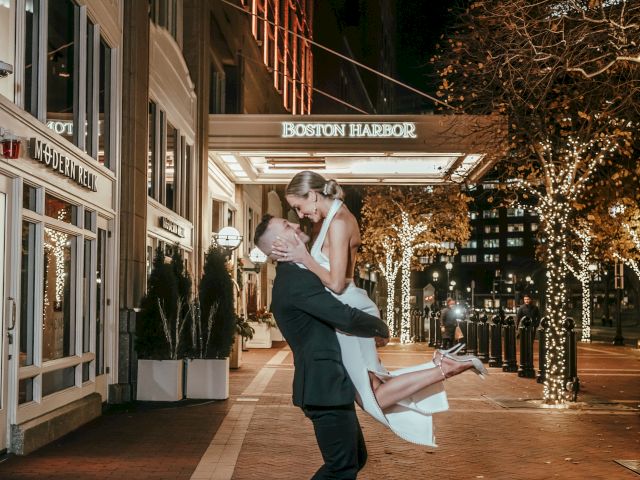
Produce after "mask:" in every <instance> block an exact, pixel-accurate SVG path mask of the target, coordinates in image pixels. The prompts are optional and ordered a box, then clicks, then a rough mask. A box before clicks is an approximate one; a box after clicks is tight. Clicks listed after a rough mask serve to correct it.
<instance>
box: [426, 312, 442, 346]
mask: <svg viewBox="0 0 640 480" xmlns="http://www.w3.org/2000/svg"><path fill="white" fill-rule="evenodd" d="M437 330H440V325H438V316H437V314H436V312H435V311H434V310H431V313H430V314H429V346H430V347H435V346H436V345H437V344H436V331H437Z"/></svg>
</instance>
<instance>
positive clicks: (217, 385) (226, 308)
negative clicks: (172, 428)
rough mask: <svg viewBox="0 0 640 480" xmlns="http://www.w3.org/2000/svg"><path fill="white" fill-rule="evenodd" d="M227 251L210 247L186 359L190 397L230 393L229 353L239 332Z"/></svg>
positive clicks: (219, 396) (192, 319)
mask: <svg viewBox="0 0 640 480" xmlns="http://www.w3.org/2000/svg"><path fill="white" fill-rule="evenodd" d="M226 261H227V257H226V254H225V253H224V252H223V251H222V250H220V249H218V248H216V247H215V246H214V247H211V248H210V249H209V250H208V251H207V253H206V255H205V264H204V269H203V275H202V279H201V280H200V288H199V304H198V307H196V308H195V309H194V310H193V311H194V312H195V314H194V315H192V316H191V321H192V325H191V343H192V349H191V355H190V356H191V357H192V358H191V359H190V360H189V361H188V362H187V398H209V399H226V398H228V397H229V356H230V354H231V345H232V344H233V341H234V339H235V334H236V314H235V311H234V308H233V284H232V281H231V277H230V275H229V272H228V271H227V268H226Z"/></svg>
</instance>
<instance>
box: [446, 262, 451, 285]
mask: <svg viewBox="0 0 640 480" xmlns="http://www.w3.org/2000/svg"><path fill="white" fill-rule="evenodd" d="M444 268H446V269H447V285H449V274H450V273H451V270H453V263H451V262H447V264H446V265H445V266H444Z"/></svg>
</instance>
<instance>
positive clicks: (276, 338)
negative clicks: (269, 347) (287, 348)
mask: <svg viewBox="0 0 640 480" xmlns="http://www.w3.org/2000/svg"><path fill="white" fill-rule="evenodd" d="M271 341H272V342H284V337H283V336H282V333H280V329H279V328H278V327H271Z"/></svg>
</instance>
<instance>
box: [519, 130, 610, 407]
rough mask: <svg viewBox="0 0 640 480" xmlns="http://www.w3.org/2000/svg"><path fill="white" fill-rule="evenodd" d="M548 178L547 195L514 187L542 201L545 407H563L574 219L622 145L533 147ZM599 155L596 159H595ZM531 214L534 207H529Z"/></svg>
mask: <svg viewBox="0 0 640 480" xmlns="http://www.w3.org/2000/svg"><path fill="white" fill-rule="evenodd" d="M533 147H534V148H535V150H536V153H537V154H538V155H537V156H538V158H539V159H540V161H541V164H542V169H543V172H544V177H545V178H544V180H545V181H544V182H543V183H542V185H543V189H541V187H540V186H539V185H537V184H534V183H532V182H530V181H528V180H525V179H521V178H517V179H514V181H513V183H514V184H515V185H516V186H517V187H519V188H521V189H523V190H525V191H527V192H528V193H530V194H531V195H532V196H534V197H536V198H537V199H538V204H537V205H536V206H534V207H533V209H534V210H536V212H537V213H538V215H539V216H540V220H541V233H542V235H543V237H544V240H545V243H546V253H547V257H548V261H547V288H546V308H547V318H548V320H549V327H548V329H547V335H546V341H547V351H546V356H545V361H544V362H545V368H546V375H545V382H544V389H543V398H544V402H545V404H547V405H550V406H559V405H562V404H564V402H565V400H566V393H565V385H564V383H565V382H564V377H565V347H564V344H565V336H566V332H565V328H564V321H565V319H566V316H567V310H566V302H567V290H566V284H565V281H566V278H567V256H568V233H567V232H568V224H569V214H570V213H571V211H572V206H573V205H574V202H575V201H576V200H577V198H578V196H579V194H580V193H582V191H583V190H584V188H585V186H586V184H587V182H588V180H589V179H590V177H591V176H592V174H593V172H594V170H595V168H596V167H597V166H598V165H599V164H601V163H602V162H603V160H604V159H605V156H606V155H607V154H608V153H611V152H613V151H615V149H616V148H617V145H616V144H615V142H613V141H612V140H611V139H610V138H607V137H599V138H595V139H591V140H589V141H587V142H579V141H577V140H576V139H574V138H572V137H569V138H568V139H567V143H566V145H564V146H562V147H560V148H559V149H558V151H554V149H553V146H552V144H551V142H549V141H543V142H540V143H536V144H534V145H533ZM593 150H596V151H597V153H595V154H592V151H593ZM530 208H531V207H530Z"/></svg>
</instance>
